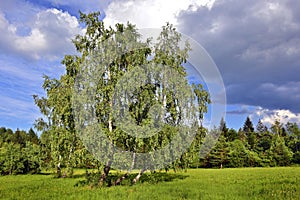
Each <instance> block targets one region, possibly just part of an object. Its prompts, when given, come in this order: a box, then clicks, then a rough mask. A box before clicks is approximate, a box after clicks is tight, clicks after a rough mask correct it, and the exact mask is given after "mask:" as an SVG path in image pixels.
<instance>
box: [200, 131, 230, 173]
mask: <svg viewBox="0 0 300 200" xmlns="http://www.w3.org/2000/svg"><path fill="white" fill-rule="evenodd" d="M228 153H229V151H228V144H227V143H226V140H225V137H224V136H222V135H221V136H220V137H219V139H218V141H217V142H216V144H215V146H214V147H213V149H212V150H211V151H210V153H209V155H208V156H207V158H206V159H207V162H208V163H209V165H211V166H212V167H218V168H223V167H224V166H225V165H226V164H227V162H228Z"/></svg>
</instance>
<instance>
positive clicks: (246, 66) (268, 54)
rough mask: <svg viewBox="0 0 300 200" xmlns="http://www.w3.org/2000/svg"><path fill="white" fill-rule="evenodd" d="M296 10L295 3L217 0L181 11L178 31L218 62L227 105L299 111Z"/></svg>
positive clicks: (299, 54)
mask: <svg viewBox="0 0 300 200" xmlns="http://www.w3.org/2000/svg"><path fill="white" fill-rule="evenodd" d="M299 10H300V4H299V2H296V1H293V0H280V1H279V0H275V1H262V0H255V1H241V0H223V1H222V0H220V1H216V2H215V4H214V6H213V7H212V9H211V10H209V9H208V8H206V7H200V8H199V9H198V10H197V11H195V12H191V11H189V12H182V13H181V14H180V16H179V19H180V24H179V27H180V31H182V32H183V33H185V34H188V35H190V36H192V37H193V38H195V39H196V40H197V41H199V42H200V44H202V45H203V46H204V48H206V50H207V51H208V52H209V53H210V55H211V56H212V58H213V59H214V61H215V62H216V64H217V66H218V67H219V69H220V72H221V74H222V76H223V79H224V82H225V86H226V90H227V98H228V103H229V104H245V105H254V106H263V107H265V108H268V109H290V110H291V111H293V112H300V103H299V102H300V60H299V58H300V13H299Z"/></svg>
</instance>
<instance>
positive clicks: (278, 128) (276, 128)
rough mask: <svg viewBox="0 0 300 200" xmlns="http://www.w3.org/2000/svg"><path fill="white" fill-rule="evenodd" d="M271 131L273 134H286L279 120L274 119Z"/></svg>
mask: <svg viewBox="0 0 300 200" xmlns="http://www.w3.org/2000/svg"><path fill="white" fill-rule="evenodd" d="M271 131H272V133H273V134H275V135H279V136H283V137H285V136H286V135H287V133H286V130H285V128H284V127H283V124H282V123H281V122H280V121H279V120H275V122H274V123H273V124H272V126H271Z"/></svg>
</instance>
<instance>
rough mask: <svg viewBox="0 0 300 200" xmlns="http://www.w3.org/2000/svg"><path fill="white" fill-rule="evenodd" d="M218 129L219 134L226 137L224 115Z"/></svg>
mask: <svg viewBox="0 0 300 200" xmlns="http://www.w3.org/2000/svg"><path fill="white" fill-rule="evenodd" d="M219 130H220V131H221V134H222V135H224V136H225V137H226V135H227V132H228V128H227V125H226V122H225V120H224V117H222V118H221V121H220V126H219Z"/></svg>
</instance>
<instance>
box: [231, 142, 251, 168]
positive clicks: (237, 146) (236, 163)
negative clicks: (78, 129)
mask: <svg viewBox="0 0 300 200" xmlns="http://www.w3.org/2000/svg"><path fill="white" fill-rule="evenodd" d="M228 150H229V152H228V167H246V166H247V164H248V163H247V160H248V151H247V148H246V147H245V145H244V143H243V142H242V141H241V140H238V139H236V140H234V141H231V142H229V144H228Z"/></svg>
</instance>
